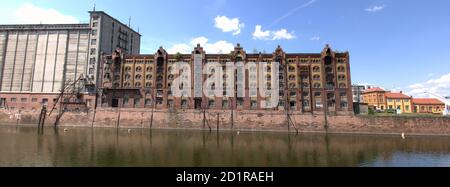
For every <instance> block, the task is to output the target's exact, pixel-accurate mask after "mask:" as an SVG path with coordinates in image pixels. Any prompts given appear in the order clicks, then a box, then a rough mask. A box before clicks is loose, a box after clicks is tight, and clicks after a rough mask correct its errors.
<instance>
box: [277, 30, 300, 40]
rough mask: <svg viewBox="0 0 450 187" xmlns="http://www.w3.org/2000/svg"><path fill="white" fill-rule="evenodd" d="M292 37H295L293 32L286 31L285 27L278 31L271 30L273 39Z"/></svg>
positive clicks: (288, 38)
mask: <svg viewBox="0 0 450 187" xmlns="http://www.w3.org/2000/svg"><path fill="white" fill-rule="evenodd" d="M294 38H295V36H294V34H293V33H288V31H287V30H286V29H281V30H279V31H274V32H273V40H281V39H286V40H290V39H294Z"/></svg>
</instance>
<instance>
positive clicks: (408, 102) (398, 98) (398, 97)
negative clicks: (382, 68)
mask: <svg viewBox="0 0 450 187" xmlns="http://www.w3.org/2000/svg"><path fill="white" fill-rule="evenodd" d="M385 96H386V105H387V108H388V109H394V110H400V111H401V113H412V112H413V109H412V98H411V97H410V96H407V95H405V94H403V93H402V92H400V93H389V92H388V93H385Z"/></svg>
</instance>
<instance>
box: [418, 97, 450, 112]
mask: <svg viewBox="0 0 450 187" xmlns="http://www.w3.org/2000/svg"><path fill="white" fill-rule="evenodd" d="M413 104H414V112H415V113H425V114H427V113H428V114H442V113H443V112H444V110H445V103H443V102H442V101H439V100H438V99H434V98H414V99H413Z"/></svg>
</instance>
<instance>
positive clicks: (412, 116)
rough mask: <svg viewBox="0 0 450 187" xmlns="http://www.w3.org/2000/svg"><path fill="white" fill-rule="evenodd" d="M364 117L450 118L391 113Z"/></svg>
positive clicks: (434, 115) (435, 115) (433, 115)
mask: <svg viewBox="0 0 450 187" xmlns="http://www.w3.org/2000/svg"><path fill="white" fill-rule="evenodd" d="M363 116H369V117H408V118H418V117H419V118H450V116H443V115H437V114H417V113H412V114H407V113H403V114H389V113H374V114H369V115H363Z"/></svg>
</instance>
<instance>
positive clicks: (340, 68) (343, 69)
mask: <svg viewBox="0 0 450 187" xmlns="http://www.w3.org/2000/svg"><path fill="white" fill-rule="evenodd" d="M337 70H338V72H345V68H344V66H339V67H338V68H337Z"/></svg>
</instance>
